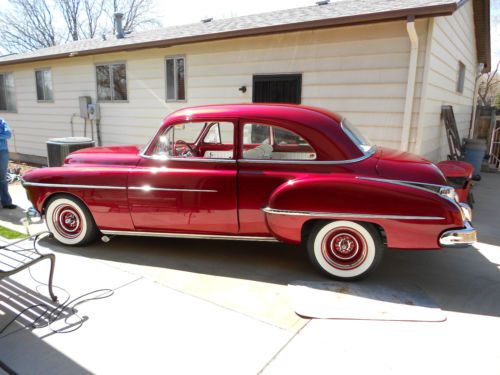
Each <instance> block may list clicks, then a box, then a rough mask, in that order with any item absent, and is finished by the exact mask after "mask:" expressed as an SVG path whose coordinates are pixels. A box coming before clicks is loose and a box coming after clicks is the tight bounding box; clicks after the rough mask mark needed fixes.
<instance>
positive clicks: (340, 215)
mask: <svg viewBox="0 0 500 375" xmlns="http://www.w3.org/2000/svg"><path fill="white" fill-rule="evenodd" d="M262 211H264V212H265V213H267V214H272V215H288V216H311V217H328V218H332V219H335V218H346V217H352V218H356V219H392V220H444V219H445V218H444V217H439V216H408V215H383V214H380V215H379V214H355V213H346V212H314V211H288V210H278V209H274V208H269V207H266V208H263V209H262Z"/></svg>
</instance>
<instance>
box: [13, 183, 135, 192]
mask: <svg viewBox="0 0 500 375" xmlns="http://www.w3.org/2000/svg"><path fill="white" fill-rule="evenodd" d="M22 184H23V186H39V187H60V188H67V189H103V190H126V189H127V187H126V186H104V185H72V184H48V183H40V182H27V181H23V182H22Z"/></svg>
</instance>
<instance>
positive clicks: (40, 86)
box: [35, 69, 54, 101]
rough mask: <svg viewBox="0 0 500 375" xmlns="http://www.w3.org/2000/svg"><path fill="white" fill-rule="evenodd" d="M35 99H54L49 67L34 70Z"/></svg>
mask: <svg viewBox="0 0 500 375" xmlns="http://www.w3.org/2000/svg"><path fill="white" fill-rule="evenodd" d="M35 81H36V99H37V100H39V101H52V100H54V97H53V94H52V72H51V71H50V69H40V70H35Z"/></svg>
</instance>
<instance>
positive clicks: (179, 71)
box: [165, 56, 186, 102]
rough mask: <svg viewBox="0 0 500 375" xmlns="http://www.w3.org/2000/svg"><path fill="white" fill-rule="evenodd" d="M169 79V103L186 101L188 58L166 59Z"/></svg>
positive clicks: (175, 57) (174, 57)
mask: <svg viewBox="0 0 500 375" xmlns="http://www.w3.org/2000/svg"><path fill="white" fill-rule="evenodd" d="M165 69H166V77H167V85H166V86H167V101H168V102H177V101H184V100H186V84H185V81H186V79H185V76H186V73H185V71H186V58H185V57H184V56H173V57H167V58H166V59H165Z"/></svg>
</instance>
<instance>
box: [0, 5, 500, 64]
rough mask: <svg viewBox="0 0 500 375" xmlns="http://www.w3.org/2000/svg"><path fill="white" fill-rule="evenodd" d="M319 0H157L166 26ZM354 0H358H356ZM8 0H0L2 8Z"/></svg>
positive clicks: (497, 44) (495, 42)
mask: <svg viewBox="0 0 500 375" xmlns="http://www.w3.org/2000/svg"><path fill="white" fill-rule="evenodd" d="M315 1H316V0H244V1H243V0H183V1H176V2H171V1H167V0H155V2H156V9H157V15H156V16H157V17H158V19H159V20H160V22H161V23H162V25H163V26H172V25H182V24H188V23H195V22H199V21H200V20H201V19H203V18H207V17H213V18H219V19H220V18H227V17H235V16H243V15H247V14H255V13H263V12H268V11H273V10H278V9H287V8H297V7H302V6H309V5H314V3H315ZM353 1H355V0H353ZM490 1H491V21H492V22H491V23H492V25H491V26H492V27H491V28H492V30H491V39H492V61H494V62H496V61H499V60H500V0H490ZM7 3H8V0H0V9H2V8H4V7H5V5H6V4H7ZM172 4H175V5H172ZM0 38H1V36H0Z"/></svg>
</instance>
